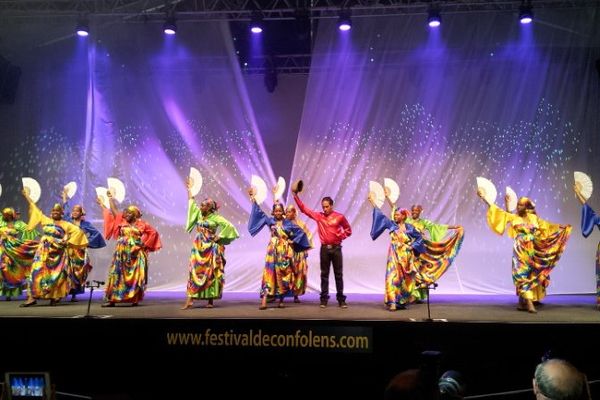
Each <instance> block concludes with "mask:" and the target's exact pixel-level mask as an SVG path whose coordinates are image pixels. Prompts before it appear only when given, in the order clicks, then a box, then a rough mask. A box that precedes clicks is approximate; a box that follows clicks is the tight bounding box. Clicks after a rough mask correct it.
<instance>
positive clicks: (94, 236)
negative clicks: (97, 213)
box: [79, 221, 106, 249]
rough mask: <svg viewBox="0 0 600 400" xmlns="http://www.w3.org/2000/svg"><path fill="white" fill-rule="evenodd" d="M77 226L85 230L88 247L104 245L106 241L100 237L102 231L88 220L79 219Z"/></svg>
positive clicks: (98, 247)
mask: <svg viewBox="0 0 600 400" xmlns="http://www.w3.org/2000/svg"><path fill="white" fill-rule="evenodd" d="M79 227H80V228H81V229H83V230H84V231H85V235H86V236H87V238H88V247H89V248H90V249H101V248H103V247H106V241H105V240H104V238H103V237H102V233H100V231H99V230H98V229H96V227H95V226H94V225H92V224H91V223H89V222H88V221H81V223H80V225H79Z"/></svg>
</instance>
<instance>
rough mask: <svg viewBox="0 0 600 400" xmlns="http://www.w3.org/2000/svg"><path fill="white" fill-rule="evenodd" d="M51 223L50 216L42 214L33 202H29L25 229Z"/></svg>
mask: <svg viewBox="0 0 600 400" xmlns="http://www.w3.org/2000/svg"><path fill="white" fill-rule="evenodd" d="M51 223H53V220H52V218H49V217H47V216H45V215H44V213H43V212H42V210H40V209H39V207H38V206H37V205H36V204H35V203H33V202H32V203H29V222H28V223H27V229H28V230H33V229H35V227H36V226H38V225H46V224H51Z"/></svg>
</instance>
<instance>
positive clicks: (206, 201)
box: [200, 197, 219, 213]
mask: <svg viewBox="0 0 600 400" xmlns="http://www.w3.org/2000/svg"><path fill="white" fill-rule="evenodd" d="M202 204H205V205H206V206H207V207H208V212H209V213H213V212H216V211H217V210H218V209H219V205H218V204H217V202H216V201H214V200H213V199H211V198H210V197H207V198H206V199H204V201H203V202H202ZM202 204H200V205H202Z"/></svg>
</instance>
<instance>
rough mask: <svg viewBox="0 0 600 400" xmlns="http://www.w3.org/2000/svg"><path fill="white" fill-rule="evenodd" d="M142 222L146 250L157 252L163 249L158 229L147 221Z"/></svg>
mask: <svg viewBox="0 0 600 400" xmlns="http://www.w3.org/2000/svg"><path fill="white" fill-rule="evenodd" d="M140 222H142V224H143V226H142V243H144V248H145V249H146V250H148V251H157V250H160V249H161V248H162V243H161V241H160V236H159V234H158V232H157V231H156V229H154V227H153V226H152V225H150V224H149V223H147V222H146V221H140Z"/></svg>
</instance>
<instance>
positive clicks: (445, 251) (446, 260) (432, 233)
mask: <svg viewBox="0 0 600 400" xmlns="http://www.w3.org/2000/svg"><path fill="white" fill-rule="evenodd" d="M394 212H395V208H394V209H393V210H392V215H393V213H394ZM406 223H407V224H410V225H412V226H414V227H415V229H417V230H418V231H419V233H421V235H422V236H423V245H424V246H425V251H424V252H423V253H421V254H420V256H419V260H418V261H419V269H418V271H419V272H418V274H417V277H416V280H417V282H416V285H415V292H414V293H413V297H414V298H415V300H416V301H423V300H426V299H427V291H428V289H426V288H424V287H423V286H425V285H427V286H429V285H431V284H433V283H435V282H437V281H438V279H440V278H441V277H442V275H444V273H445V272H446V271H447V270H448V268H449V267H450V265H452V262H453V261H454V258H455V257H456V255H457V254H458V252H459V250H460V247H461V246H462V242H463V239H464V229H463V228H462V227H461V228H458V229H455V230H454V232H453V233H452V234H451V235H449V236H448V237H447V238H445V236H446V233H448V225H443V224H436V223H433V222H431V221H430V220H428V219H424V218H419V219H413V218H410V217H408V218H406ZM426 232H427V233H428V237H429V238H427V236H426V235H425V233H426Z"/></svg>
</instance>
